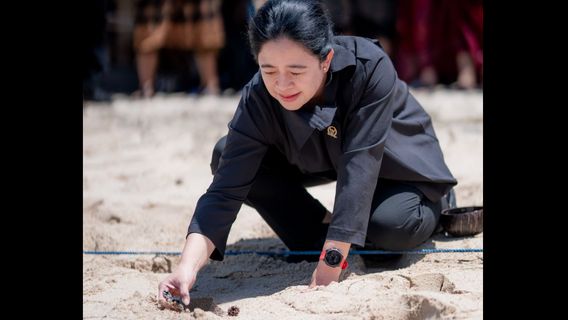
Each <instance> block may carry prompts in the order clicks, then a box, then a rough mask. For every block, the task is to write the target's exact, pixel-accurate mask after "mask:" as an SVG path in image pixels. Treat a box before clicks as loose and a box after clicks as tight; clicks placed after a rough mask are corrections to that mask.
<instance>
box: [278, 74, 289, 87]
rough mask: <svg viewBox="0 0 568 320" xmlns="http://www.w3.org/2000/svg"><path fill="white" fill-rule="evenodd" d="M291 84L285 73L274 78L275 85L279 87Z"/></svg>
mask: <svg viewBox="0 0 568 320" xmlns="http://www.w3.org/2000/svg"><path fill="white" fill-rule="evenodd" d="M291 86H292V79H291V78H290V77H288V76H286V75H280V76H278V78H276V87H277V88H279V89H287V88H289V87H291Z"/></svg>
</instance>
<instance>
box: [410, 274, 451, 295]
mask: <svg viewBox="0 0 568 320" xmlns="http://www.w3.org/2000/svg"><path fill="white" fill-rule="evenodd" d="M401 277H403V278H405V279H407V280H408V281H410V289H413V290H427V291H441V292H448V293H454V291H455V288H456V286H455V285H454V284H453V283H452V282H451V281H450V280H449V279H448V278H446V277H445V276H444V275H443V274H441V273H425V274H420V275H417V276H412V277H407V276H402V275H401Z"/></svg>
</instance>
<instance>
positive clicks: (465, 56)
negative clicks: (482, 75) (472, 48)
mask: <svg viewBox="0 0 568 320" xmlns="http://www.w3.org/2000/svg"><path fill="white" fill-rule="evenodd" d="M456 63H457V66H458V79H457V84H458V86H459V87H460V88H463V89H473V88H475V86H476V84H477V76H476V74H475V67H474V65H473V59H472V58H471V56H470V54H469V53H467V52H466V51H461V52H459V53H458V54H457V57H456Z"/></svg>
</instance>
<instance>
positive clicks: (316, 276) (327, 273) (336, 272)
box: [309, 261, 341, 289]
mask: <svg viewBox="0 0 568 320" xmlns="http://www.w3.org/2000/svg"><path fill="white" fill-rule="evenodd" d="M340 275H341V268H339V267H338V268H332V267H330V266H328V265H326V264H325V262H323V261H320V262H319V263H318V266H317V267H316V269H315V270H314V273H313V274H312V281H311V283H310V286H309V288H310V289H311V288H314V287H315V286H327V285H328V284H330V283H331V282H333V281H336V282H339V276H340Z"/></svg>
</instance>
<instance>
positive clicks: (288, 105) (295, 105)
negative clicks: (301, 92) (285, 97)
mask: <svg viewBox="0 0 568 320" xmlns="http://www.w3.org/2000/svg"><path fill="white" fill-rule="evenodd" d="M279 102H280V105H281V106H282V107H283V108H284V109H286V110H288V111H296V110H298V109H300V108H302V106H303V105H304V103H302V102H300V101H294V102H287V101H282V100H280V101H279Z"/></svg>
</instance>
